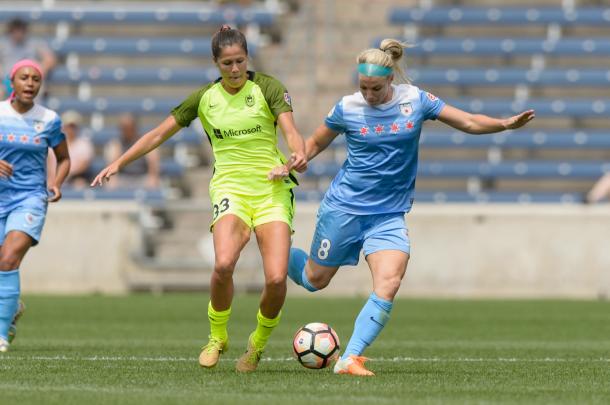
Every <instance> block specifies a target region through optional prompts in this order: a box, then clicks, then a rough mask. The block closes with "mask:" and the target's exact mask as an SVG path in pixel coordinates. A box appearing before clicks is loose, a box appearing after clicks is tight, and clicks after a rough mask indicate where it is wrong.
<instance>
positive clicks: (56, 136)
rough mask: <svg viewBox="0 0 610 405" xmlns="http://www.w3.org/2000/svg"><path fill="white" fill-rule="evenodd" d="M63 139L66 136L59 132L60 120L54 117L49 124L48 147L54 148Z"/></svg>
mask: <svg viewBox="0 0 610 405" xmlns="http://www.w3.org/2000/svg"><path fill="white" fill-rule="evenodd" d="M65 139H66V136H65V135H64V133H63V132H61V119H60V118H59V117H55V119H54V120H53V121H51V123H50V124H49V138H48V142H49V146H50V147H51V148H54V147H56V146H57V145H59V144H60V143H61V142H62V141H63V140H65Z"/></svg>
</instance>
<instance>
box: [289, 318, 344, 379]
mask: <svg viewBox="0 0 610 405" xmlns="http://www.w3.org/2000/svg"><path fill="white" fill-rule="evenodd" d="M292 348H293V349H294V355H295V357H296V358H297V360H298V361H299V363H301V364H302V365H303V366H305V367H307V368H316V369H319V368H324V367H328V366H329V365H330V363H332V362H333V361H334V360H336V359H337V358H338V357H339V338H338V337H337V334H336V333H335V331H334V330H333V328H331V327H330V326H329V325H327V324H325V323H321V322H314V323H308V324H307V325H305V326H303V327H302V328H300V329H299V330H297V333H296V334H295V335H294V340H293V342H292Z"/></svg>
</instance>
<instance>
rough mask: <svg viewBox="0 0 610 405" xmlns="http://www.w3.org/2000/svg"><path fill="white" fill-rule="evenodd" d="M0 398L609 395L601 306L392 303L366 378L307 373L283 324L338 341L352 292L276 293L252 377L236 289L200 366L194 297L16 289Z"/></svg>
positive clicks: (607, 327) (357, 302)
mask: <svg viewBox="0 0 610 405" xmlns="http://www.w3.org/2000/svg"><path fill="white" fill-rule="evenodd" d="M25 301H26V304H27V306H28V307H27V312H26V314H25V316H24V317H23V319H22V320H21V321H20V323H19V325H18V334H17V338H16V340H15V344H14V345H13V346H12V347H11V351H10V352H8V353H6V354H4V355H0V376H1V377H0V398H1V399H0V402H1V403H20V404H24V403H45V404H52V403H57V404H72V403H73V404H87V405H94V404H101V403H133V404H143V403H145V404H147V405H150V404H170V403H180V404H190V403H199V404H200V403H206V404H227V403H245V402H249V403H264V404H275V403H277V404H279V403H288V402H290V403H291V405H292V404H305V403H308V404H318V403H340V402H343V403H361V404H365V403H372V402H374V403H375V404H390V403H410V404H437V403H442V404H453V403H455V404H459V403H464V404H465V403H468V404H472V403H512V404H523V403H539V404H548V403H554V404H561V403H578V404H583V403H588V404H591V403H600V404H602V403H604V404H605V403H609V402H610V303H609V302H601V301H600V302H581V301H546V300H544V301H479V300H477V301H469V300H466V301H450V300H398V301H396V303H395V305H394V310H393V313H392V318H391V320H390V323H389V324H388V326H387V327H386V328H385V330H384V331H383V332H382V334H381V335H380V337H379V338H378V340H377V341H376V342H375V344H374V345H373V346H372V347H371V348H369V349H368V351H367V353H366V355H367V356H369V357H371V358H372V360H371V362H370V363H368V364H369V365H370V368H371V369H373V370H374V371H375V372H376V373H377V376H376V377H374V378H354V377H350V376H335V375H333V374H332V372H331V371H330V369H326V370H319V371H317V370H308V369H305V368H303V367H301V366H300V365H299V364H298V363H297V362H296V360H294V359H292V353H291V342H292V335H293V333H294V332H295V331H296V329H297V328H298V327H299V326H301V325H303V324H305V323H308V322H313V321H323V322H328V323H330V324H331V325H332V326H333V327H334V328H335V329H336V331H337V332H338V334H339V337H340V338H341V340H342V346H343V347H345V344H346V343H347V340H348V339H349V336H350V333H351V331H352V325H353V320H354V318H355V316H356V315H357V313H358V311H359V310H360V307H361V305H362V304H363V302H364V299H358V298H353V299H343V298H337V299H328V298H319V299H311V298H310V299H307V298H289V299H288V301H287V303H286V306H285V309H284V313H283V319H282V322H281V324H280V326H279V327H278V329H277V330H276V331H275V332H274V334H273V335H272V338H271V341H270V343H269V345H268V348H267V351H266V353H265V358H264V361H263V362H262V363H261V365H260V366H259V370H257V372H256V373H253V374H250V375H241V374H237V373H236V372H235V371H234V366H235V360H236V359H237V357H238V356H239V355H240V354H241V353H242V351H243V350H244V348H245V345H246V339H247V336H248V334H249V333H250V331H251V330H252V329H253V328H254V326H255V314H256V308H257V306H258V297H257V296H251V295H250V296H248V295H246V296H238V297H236V299H235V301H234V306H233V316H232V318H231V322H230V324H229V334H230V339H231V340H230V350H229V351H228V352H227V353H226V354H225V355H224V356H223V357H222V358H221V362H220V364H219V365H218V366H217V367H216V368H215V369H212V370H203V369H200V368H199V366H198V364H197V356H198V354H199V348H200V346H201V345H202V344H204V343H205V341H206V335H207V331H208V327H207V320H206V305H207V297H206V296H205V295H203V294H201V295H198V294H182V295H180V294H175V295H163V296H154V295H131V296H126V297H102V296H87V297H44V296H30V297H25Z"/></svg>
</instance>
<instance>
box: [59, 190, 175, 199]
mask: <svg viewBox="0 0 610 405" xmlns="http://www.w3.org/2000/svg"><path fill="white" fill-rule="evenodd" d="M61 193H62V198H63V199H68V200H136V201H142V202H159V201H163V200H165V199H166V192H165V190H163V189H160V188H159V189H145V188H138V189H109V188H107V187H95V188H89V187H87V188H84V189H80V188H79V189H75V188H70V187H64V188H62V191H61Z"/></svg>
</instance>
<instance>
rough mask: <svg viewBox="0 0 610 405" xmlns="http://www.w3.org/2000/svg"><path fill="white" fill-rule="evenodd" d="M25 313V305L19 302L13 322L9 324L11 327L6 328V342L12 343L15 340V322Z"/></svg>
mask: <svg viewBox="0 0 610 405" xmlns="http://www.w3.org/2000/svg"><path fill="white" fill-rule="evenodd" d="M24 312H25V304H24V303H23V301H21V300H19V308H18V309H17V313H15V316H14V317H13V322H11V326H9V328H8V342H9V343H13V340H15V336H16V335H17V321H18V320H19V318H21V315H23V313H24Z"/></svg>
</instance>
